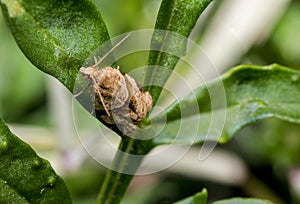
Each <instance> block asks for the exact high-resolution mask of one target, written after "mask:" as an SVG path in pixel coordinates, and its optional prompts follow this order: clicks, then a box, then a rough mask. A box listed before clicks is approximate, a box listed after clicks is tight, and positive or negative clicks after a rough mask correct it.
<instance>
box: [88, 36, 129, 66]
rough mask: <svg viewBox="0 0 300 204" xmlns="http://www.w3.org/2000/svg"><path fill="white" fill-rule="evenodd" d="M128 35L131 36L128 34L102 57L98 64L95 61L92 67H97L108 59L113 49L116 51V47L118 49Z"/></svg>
mask: <svg viewBox="0 0 300 204" xmlns="http://www.w3.org/2000/svg"><path fill="white" fill-rule="evenodd" d="M130 35H131V33H128V34H127V35H126V36H125V37H124V38H122V40H120V41H119V42H118V43H117V44H115V45H114V46H113V47H112V48H111V49H110V50H109V51H108V52H107V53H106V54H105V55H104V56H103V57H101V59H100V60H99V61H98V62H97V61H95V64H94V65H93V67H98V65H99V64H100V63H101V62H102V61H103V60H105V58H106V57H108V56H109V55H110V54H111V53H112V52H113V51H114V50H115V49H117V47H119V46H120V45H121V44H122V43H123V42H124V41H125V40H126V39H127V38H128V37H129V36H130Z"/></svg>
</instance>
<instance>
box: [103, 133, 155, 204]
mask: <svg viewBox="0 0 300 204" xmlns="http://www.w3.org/2000/svg"><path fill="white" fill-rule="evenodd" d="M146 143H147V144H150V143H149V142H147V141H140V140H135V139H132V138H128V137H124V138H122V142H121V143H120V146H119V150H120V151H118V153H117V154H116V156H115V158H114V161H113V163H112V167H111V168H110V169H109V170H108V171H107V173H106V175H105V178H104V181H103V184H102V187H101V189H100V192H99V195H98V198H97V204H117V203H119V202H120V201H121V199H122V197H123V195H124V194H125V192H126V190H127V187H128V185H129V183H130V181H131V179H132V178H133V176H134V173H135V172H136V171H137V169H138V167H139V166H140V164H141V162H142V159H143V156H142V155H145V154H146V153H148V152H149V151H150V149H151V146H149V145H147V146H145V144H146ZM131 154H134V155H140V157H135V156H133V157H132V156H131ZM115 170H117V171H115Z"/></svg>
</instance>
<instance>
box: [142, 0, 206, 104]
mask: <svg viewBox="0 0 300 204" xmlns="http://www.w3.org/2000/svg"><path fill="white" fill-rule="evenodd" d="M211 1H212V0H163V1H162V3H161V6H160V9H159V12H158V17H157V21H156V25H155V29H156V30H155V31H154V33H153V36H152V42H151V51H150V54H149V59H148V65H157V66H161V67H163V68H167V69H160V68H159V69H156V68H154V67H149V69H148V70H147V74H146V78H145V84H146V85H150V86H148V88H147V90H148V91H149V92H150V94H151V95H152V98H153V104H155V103H156V101H157V99H158V97H159V95H160V92H161V90H162V87H163V86H164V84H165V82H166V81H167V79H168V77H169V75H170V74H171V71H170V70H173V69H174V67H175V65H176V64H177V62H178V60H179V58H180V57H181V56H183V55H184V54H185V52H186V45H187V37H188V36H189V35H190V33H191V31H192V29H193V28H194V26H195V24H196V22H197V20H198V18H199V16H200V14H201V13H202V12H203V10H204V9H205V8H206V7H207V6H208V5H209V3H210V2H211ZM157 66H156V67H157Z"/></svg>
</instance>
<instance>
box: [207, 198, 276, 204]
mask: <svg viewBox="0 0 300 204" xmlns="http://www.w3.org/2000/svg"><path fill="white" fill-rule="evenodd" d="M212 204H272V202H271V201H267V200H260V199H254V198H231V199H226V200H220V201H216V202H213V203H212Z"/></svg>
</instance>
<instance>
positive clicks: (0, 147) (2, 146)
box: [0, 139, 8, 154]
mask: <svg viewBox="0 0 300 204" xmlns="http://www.w3.org/2000/svg"><path fill="white" fill-rule="evenodd" d="M7 148H8V142H7V140H1V139H0V154H1V153H4V152H5V151H6V150H7Z"/></svg>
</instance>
